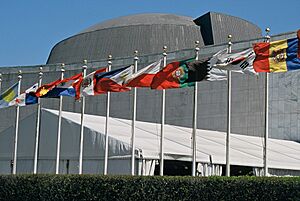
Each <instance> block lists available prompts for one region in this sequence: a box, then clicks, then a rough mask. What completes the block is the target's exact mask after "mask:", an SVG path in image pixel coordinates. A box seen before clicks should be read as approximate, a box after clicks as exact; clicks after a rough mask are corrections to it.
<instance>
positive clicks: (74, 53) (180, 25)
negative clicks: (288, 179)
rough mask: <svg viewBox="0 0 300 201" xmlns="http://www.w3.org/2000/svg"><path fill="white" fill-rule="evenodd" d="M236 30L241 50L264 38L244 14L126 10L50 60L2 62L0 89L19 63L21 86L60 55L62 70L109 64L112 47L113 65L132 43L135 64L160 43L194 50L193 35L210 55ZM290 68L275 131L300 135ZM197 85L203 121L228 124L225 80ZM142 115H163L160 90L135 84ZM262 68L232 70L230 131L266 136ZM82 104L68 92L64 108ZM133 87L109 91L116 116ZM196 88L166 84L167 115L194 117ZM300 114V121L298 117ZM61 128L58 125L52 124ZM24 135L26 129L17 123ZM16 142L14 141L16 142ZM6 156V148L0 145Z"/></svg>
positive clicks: (274, 83)
mask: <svg viewBox="0 0 300 201" xmlns="http://www.w3.org/2000/svg"><path fill="white" fill-rule="evenodd" d="M228 34H231V35H232V36H233V43H234V44H233V50H240V49H244V48H248V47H251V46H252V43H254V42H257V41H261V40H262V37H261V30H260V28H258V27H257V26H256V25H254V24H252V23H250V22H248V21H245V20H243V19H240V18H237V17H232V16H228V15H224V14H220V13H212V12H209V13H207V14H205V15H203V16H201V17H199V18H197V19H192V18H190V17H183V16H176V15H169V14H142V15H134V16H127V17H121V18H117V19H114V20H109V21H106V22H102V23H100V24H96V25H94V26H92V27H90V28H87V29H86V30H84V31H82V32H80V33H78V34H76V35H74V36H71V37H69V38H67V39H65V40H63V41H61V42H59V43H57V44H56V45H55V46H54V47H53V49H52V50H51V53H50V55H49V58H48V60H47V64H46V65H44V64H43V65H38V66H25V67H21V66H18V67H2V68H1V73H2V74H3V82H2V89H6V88H7V87H9V86H10V85H12V84H13V83H14V82H16V81H17V72H18V70H22V71H23V79H22V89H23V90H24V89H26V88H28V87H29V86H31V85H32V84H33V83H34V82H35V80H36V81H37V79H38V72H39V67H41V66H42V67H43V72H44V77H43V83H49V82H51V81H53V80H56V79H58V78H59V77H60V65H61V64H60V63H65V64H66V66H65V69H66V73H65V77H68V76H71V75H73V74H76V73H79V72H81V66H82V61H83V60H84V59H87V60H88V61H89V63H88V72H92V71H94V70H96V69H98V68H99V67H103V66H106V65H107V60H106V58H107V56H108V55H109V54H112V55H113V60H112V62H113V66H112V68H113V69H116V68H119V67H122V66H125V65H129V64H132V63H133V52H134V50H138V51H139V54H140V56H139V62H138V68H139V69H140V68H143V67H144V66H146V65H147V64H149V63H151V62H154V61H156V60H158V59H160V58H161V57H162V54H161V53H162V46H164V45H166V46H168V57H167V58H168V62H170V61H173V60H181V59H186V58H189V57H192V56H194V43H195V41H196V40H198V41H200V57H207V56H211V55H212V54H214V53H216V52H217V51H218V50H220V49H222V48H225V47H226V43H227V36H228ZM295 36H296V35H295V32H292V33H284V34H280V35H277V36H272V40H278V39H283V38H292V37H295ZM299 75H300V74H299V73H298V72H296V71H294V72H292V73H277V74H271V75H270V102H269V103H270V110H269V115H270V117H269V118H270V123H269V135H270V137H271V138H277V139H287V140H294V141H298V142H299V141H300V134H299V133H298V130H299V129H300V120H299V119H300V112H299V110H298V109H297V108H298V105H300V101H298V99H299V97H300V91H299V90H298V85H299V84H298V80H299V79H298V76H299ZM198 90H199V92H198V100H199V102H198V128H199V129H205V130H215V131H225V130H226V113H227V108H226V105H227V82H226V81H219V82H201V83H199V89H198ZM137 93H138V97H137V120H140V121H146V122H153V123H156V122H160V108H161V102H160V100H161V98H160V97H161V92H160V91H156V90H150V89H138V92H137ZM105 100H106V96H105V95H101V96H96V97H87V99H86V113H87V114H94V115H102V116H104V115H105V112H106V103H105ZM58 102H59V101H58V100H57V99H43V100H42V106H43V107H45V108H49V109H58ZM263 105H264V75H263V74H261V75H260V76H259V77H251V76H248V75H242V74H235V73H233V77H232V124H231V125H232V127H231V130H232V133H237V134H242V135H251V136H263V134H264V123H263V122H264V107H263ZM80 106H81V104H80V103H78V102H75V101H74V99H73V98H70V97H66V98H64V101H63V110H65V111H71V112H80ZM131 109H132V92H124V93H112V95H111V116H112V117H116V118H123V119H130V118H131ZM192 110H193V89H192V88H183V89H171V90H167V91H166V123H167V124H171V125H178V126H184V127H191V125H192V112H193V111H192ZM35 112H36V106H34V105H33V106H28V107H23V108H21V109H20V115H21V117H20V118H21V120H22V119H24V118H26V117H27V116H29V115H31V114H33V113H35ZM0 113H1V114H2V116H4V115H5V118H1V119H0V133H1V132H4V131H5V130H7V129H10V128H11V127H12V126H14V123H15V121H14V120H15V108H6V109H1V111H0ZM298 122H299V123H298ZM53 133H54V134H55V133H56V128H53ZM20 135H26V133H22V131H20ZM11 147H12V149H13V146H11ZM0 156H1V153H0Z"/></svg>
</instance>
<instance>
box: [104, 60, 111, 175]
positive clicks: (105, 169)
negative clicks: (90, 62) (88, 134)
mask: <svg viewBox="0 0 300 201" xmlns="http://www.w3.org/2000/svg"><path fill="white" fill-rule="evenodd" d="M111 59H112V56H111V55H108V62H107V63H108V69H107V70H108V71H110V70H111V64H112V62H111ZM109 108H110V92H109V91H108V92H107V96H106V121H105V151H104V169H103V174H104V175H107V165H108V125H109Z"/></svg>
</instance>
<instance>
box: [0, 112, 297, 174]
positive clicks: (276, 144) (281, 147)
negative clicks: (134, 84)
mask: <svg viewBox="0 0 300 201" xmlns="http://www.w3.org/2000/svg"><path fill="white" fill-rule="evenodd" d="M57 118H58V111H56V110H50V109H42V115H41V136H40V151H39V166H38V172H40V173H49V172H54V170H55V159H56V139H57ZM35 122H36V120H35V115H34V114H33V115H31V116H29V117H27V118H25V119H23V120H22V121H21V122H20V131H19V143H18V156H17V157H18V163H17V172H32V169H33V152H34V143H35ZM84 126H85V129H84V153H83V156H84V163H83V172H84V173H102V172H103V171H102V170H103V158H104V143H105V136H104V129H105V117H102V116H95V115H87V114H86V115H85V116H84ZM108 133H109V163H108V173H110V174H129V173H130V154H131V147H130V138H131V120H125V119H118V118H109V127H108ZM79 135H80V114H78V113H71V112H63V113H62V132H61V154H60V161H61V162H60V163H61V164H60V172H61V173H68V172H69V173H78V158H79ZM13 136H14V128H13V127H12V128H9V129H7V130H5V131H3V132H1V133H0V172H1V173H10V170H11V167H10V160H11V159H12V150H13ZM191 136H192V129H191V128H186V127H180V126H173V125H166V126H165V139H164V153H165V159H166V160H181V161H191V160H192V157H191V155H192V149H191V142H192V141H191ZM225 136H226V135H225V133H224V132H217V131H208V130H201V129H198V130H197V162H199V163H202V164H204V163H206V164H211V163H212V164H218V165H224V164H225ZM135 142H136V157H137V158H138V159H139V160H137V162H136V164H137V165H136V167H138V170H137V173H139V174H153V172H154V163H153V162H154V160H158V159H159V145H160V124H156V123H148V122H140V121H137V122H136V139H135ZM262 144H263V138H261V137H253V136H245V135H237V134H231V152H230V162H231V164H232V165H240V166H250V167H263V160H262V158H263V157H262V153H263V148H262ZM210 159H211V160H210ZM141 161H142V162H141ZM147 161H148V162H149V161H152V162H151V164H150V163H148V164H147ZM268 164H269V167H270V168H274V169H286V170H300V144H299V143H297V142H293V141H286V140H277V139H269V150H268ZM150 166H151V167H150ZM149 168H150V169H149Z"/></svg>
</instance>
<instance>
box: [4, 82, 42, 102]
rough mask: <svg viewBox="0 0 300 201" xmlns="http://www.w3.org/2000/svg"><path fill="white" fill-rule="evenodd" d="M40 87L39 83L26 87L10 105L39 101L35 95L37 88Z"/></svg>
mask: <svg viewBox="0 0 300 201" xmlns="http://www.w3.org/2000/svg"><path fill="white" fill-rule="evenodd" d="M37 89H38V83H35V84H34V85H32V86H31V87H30V88H28V89H26V91H25V92H24V93H21V94H20V95H19V96H17V97H16V98H15V99H14V100H12V101H11V102H10V103H9V105H18V106H25V105H32V104H36V103H37V102H38V97H37V96H36V95H35V93H36V90H37Z"/></svg>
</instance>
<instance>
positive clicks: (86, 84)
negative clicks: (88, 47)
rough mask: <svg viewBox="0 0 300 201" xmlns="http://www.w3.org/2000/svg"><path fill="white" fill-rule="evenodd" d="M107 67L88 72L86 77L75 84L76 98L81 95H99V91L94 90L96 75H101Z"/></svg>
mask: <svg viewBox="0 0 300 201" xmlns="http://www.w3.org/2000/svg"><path fill="white" fill-rule="evenodd" d="M106 69H107V68H101V69H99V70H96V71H94V72H92V73H90V74H88V75H87V76H86V77H85V78H83V77H82V78H80V79H79V81H78V82H76V83H75V84H74V88H75V89H76V96H75V99H79V98H80V97H81V96H94V95H98V94H97V92H95V90H94V87H95V84H96V77H95V75H99V74H101V73H104V72H106Z"/></svg>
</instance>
